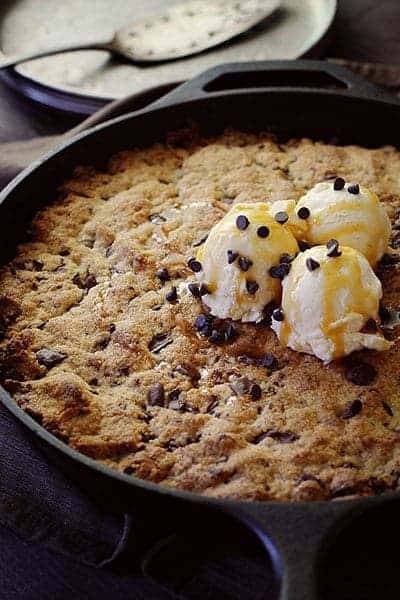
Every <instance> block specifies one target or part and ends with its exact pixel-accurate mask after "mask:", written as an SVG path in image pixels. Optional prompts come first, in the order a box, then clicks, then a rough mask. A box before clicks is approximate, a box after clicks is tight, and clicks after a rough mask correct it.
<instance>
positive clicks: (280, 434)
mask: <svg viewBox="0 0 400 600" xmlns="http://www.w3.org/2000/svg"><path fill="white" fill-rule="evenodd" d="M266 438H272V439H273V440H277V441H278V442H280V443H281V444H290V443H292V442H295V441H296V440H298V439H299V436H298V435H297V434H296V433H293V432H292V431H276V430H275V429H269V430H268V431H266V432H265V433H260V434H259V435H257V436H256V437H255V438H254V439H253V444H259V443H260V442H262V441H263V440H265V439H266Z"/></svg>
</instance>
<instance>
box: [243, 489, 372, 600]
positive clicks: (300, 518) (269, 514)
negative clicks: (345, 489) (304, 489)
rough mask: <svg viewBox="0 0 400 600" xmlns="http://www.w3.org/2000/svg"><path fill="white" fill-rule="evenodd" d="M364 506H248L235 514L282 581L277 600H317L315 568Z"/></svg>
mask: <svg viewBox="0 0 400 600" xmlns="http://www.w3.org/2000/svg"><path fill="white" fill-rule="evenodd" d="M364 510H365V505H364V503H363V502H361V503H359V502H358V501H347V500H341V501H333V502H309V503H294V504H286V503H260V502H254V503H248V504H241V505H237V508H236V509H235V510H234V514H235V516H236V517H238V518H239V519H240V520H241V521H243V522H245V523H246V525H248V526H249V527H250V528H251V529H252V530H253V531H254V532H255V533H256V535H257V536H258V537H259V538H260V539H261V541H262V543H263V544H264V545H265V546H266V548H267V550H268V552H269V554H270V556H271V559H272V561H273V563H274V567H275V570H276V572H277V573H278V575H279V577H280V579H281V587H280V595H279V600H319V597H320V596H319V593H318V588H319V585H318V567H319V563H320V561H321V556H323V554H324V550H325V548H326V547H328V546H329V542H330V540H331V539H332V538H333V537H334V536H335V535H336V534H337V533H338V530H340V528H341V527H343V526H344V525H345V524H346V523H347V522H348V521H350V520H351V519H352V518H354V517H355V516H357V515H360V514H362V512H364Z"/></svg>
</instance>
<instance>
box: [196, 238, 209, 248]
mask: <svg viewBox="0 0 400 600" xmlns="http://www.w3.org/2000/svg"><path fill="white" fill-rule="evenodd" d="M207 238H208V235H205V236H204V237H202V238H201V240H199V241H198V242H196V243H195V244H193V248H197V247H198V246H201V245H202V244H204V242H205V241H206V240H207Z"/></svg>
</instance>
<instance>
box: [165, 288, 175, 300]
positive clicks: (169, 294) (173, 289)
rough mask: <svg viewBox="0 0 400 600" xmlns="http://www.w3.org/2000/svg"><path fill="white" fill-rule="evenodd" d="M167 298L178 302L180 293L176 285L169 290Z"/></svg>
mask: <svg viewBox="0 0 400 600" xmlns="http://www.w3.org/2000/svg"><path fill="white" fill-rule="evenodd" d="M165 299H166V300H167V302H176V300H178V293H177V291H176V287H175V286H173V287H172V288H171V289H170V290H169V292H167V294H166V295H165Z"/></svg>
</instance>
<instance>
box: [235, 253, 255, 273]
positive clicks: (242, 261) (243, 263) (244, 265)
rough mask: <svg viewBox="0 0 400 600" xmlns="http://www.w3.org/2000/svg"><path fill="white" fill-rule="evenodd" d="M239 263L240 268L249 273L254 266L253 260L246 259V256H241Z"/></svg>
mask: <svg viewBox="0 0 400 600" xmlns="http://www.w3.org/2000/svg"><path fill="white" fill-rule="evenodd" d="M238 262H239V267H240V269H241V270H242V271H248V270H249V269H250V267H251V265H252V264H253V261H252V260H250V259H249V258H245V257H244V256H241V257H240V258H239V261H238Z"/></svg>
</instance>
